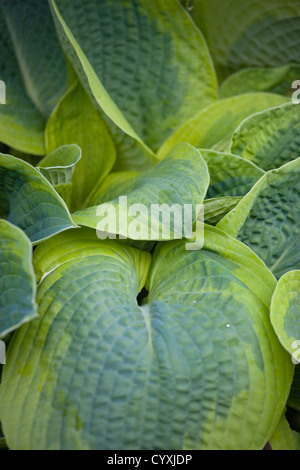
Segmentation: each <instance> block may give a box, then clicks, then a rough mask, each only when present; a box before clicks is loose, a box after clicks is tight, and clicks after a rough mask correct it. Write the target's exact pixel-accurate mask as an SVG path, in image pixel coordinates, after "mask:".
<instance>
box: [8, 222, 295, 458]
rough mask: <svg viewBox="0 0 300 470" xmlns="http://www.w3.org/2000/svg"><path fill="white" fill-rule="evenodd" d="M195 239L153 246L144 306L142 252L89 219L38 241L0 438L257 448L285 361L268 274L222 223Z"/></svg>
mask: <svg viewBox="0 0 300 470" xmlns="http://www.w3.org/2000/svg"><path fill="white" fill-rule="evenodd" d="M205 243H206V245H205V248H204V249H203V250H200V251H193V252H187V251H186V250H185V243H184V242H182V241H177V242H171V243H164V244H160V246H159V248H158V249H157V251H156V253H155V259H154V263H153V264H152V268H151V273H150V276H149V279H148V282H147V286H148V288H149V290H150V294H149V299H148V303H147V304H145V305H143V306H141V307H139V306H138V305H137V301H136V296H137V293H138V292H139V291H140V289H141V288H142V287H143V285H144V282H145V276H146V274H147V271H148V268H149V263H150V255H149V254H147V253H145V252H141V251H139V250H135V249H132V248H129V247H124V246H122V245H121V244H120V243H119V242H115V241H111V240H110V241H105V242H104V241H99V240H97V238H96V236H95V233H93V232H92V231H89V230H87V229H81V230H74V231H70V232H65V233H62V234H59V235H58V236H56V237H53V238H51V239H49V240H47V241H46V242H45V243H43V244H41V245H40V246H39V247H38V248H37V249H36V250H35V253H34V258H35V269H36V270H37V273H38V274H37V276H38V279H41V280H40V284H39V287H38V293H37V301H38V303H39V313H40V318H39V319H37V320H34V321H33V322H31V324H30V325H28V326H23V327H22V328H21V329H19V331H18V332H17V333H16V335H14V337H13V338H12V340H11V343H10V346H9V349H8V354H7V357H8V358H7V365H6V367H5V370H4V372H3V381H2V387H1V400H0V416H1V420H2V424H3V429H4V433H5V436H6V439H7V442H8V445H9V447H10V449H106V450H112V449H119V450H122V449H177V450H178V449H182V448H183V449H214V448H222V449H239V448H244V449H260V448H262V447H263V446H264V444H265V442H266V441H267V440H268V438H269V437H270V436H271V435H272V433H273V431H274V429H275V427H276V425H277V422H278V420H279V418H280V416H281V414H282V412H283V409H284V407H285V401H286V398H287V394H288V391H289V387H290V382H291V379H292V372H293V365H292V362H291V361H290V356H289V355H288V353H287V352H286V351H285V350H284V349H283V348H282V347H281V345H280V344H279V342H278V340H277V338H276V336H275V334H274V331H273V329H272V326H271V324H270V322H269V318H268V308H269V303H270V299H271V296H272V292H273V289H274V286H275V284H276V283H275V279H274V277H273V276H272V274H271V273H270V272H269V271H268V270H267V268H266V267H265V265H264V264H263V262H262V261H261V260H260V259H259V258H258V257H256V256H255V255H254V253H253V252H251V250H249V248H247V247H246V246H244V245H242V244H241V243H239V242H238V241H236V240H234V239H232V238H231V237H229V236H227V235H226V234H224V233H222V232H220V231H218V230H216V229H214V228H212V227H207V228H206V236H205ZM166 263H167V266H168V271H167V272H166V269H165V266H166ZM258 279H259V282H258ZM70 286H72V288H71V289H70ZM228 289H229V290H228ZM229 300H230V301H229ZM274 364H276V367H275V366H274ZM278 371H280V374H279V373H278ZM220 377H221V380H220ZM12 403H13V406H12Z"/></svg>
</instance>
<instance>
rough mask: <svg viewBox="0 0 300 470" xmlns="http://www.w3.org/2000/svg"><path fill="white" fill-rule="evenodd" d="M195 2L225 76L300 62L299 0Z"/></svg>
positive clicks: (199, 22) (195, 10) (196, 15)
mask: <svg viewBox="0 0 300 470" xmlns="http://www.w3.org/2000/svg"><path fill="white" fill-rule="evenodd" d="M193 5H194V8H193V10H192V15H193V17H194V20H195V22H196V23H197V25H198V26H199V27H200V29H201V30H202V32H203V33H204V36H205V37H206V40H207V42H208V46H209V48H210V50H211V52H212V56H213V58H214V62H215V64H216V67H217V70H218V71H219V75H220V76H221V77H223V76H226V75H228V74H230V73H232V72H235V71H237V70H240V69H242V68H245V67H278V66H280V65H285V64H289V63H296V64H299V55H298V51H299V46H300V40H299V31H300V5H299V3H298V2H295V1H294V0H272V2H270V1H264V2H262V1H260V0H243V2H240V1H239V0H228V1H226V2H223V3H220V2H219V0H193ZM224 18H226V21H224Z"/></svg>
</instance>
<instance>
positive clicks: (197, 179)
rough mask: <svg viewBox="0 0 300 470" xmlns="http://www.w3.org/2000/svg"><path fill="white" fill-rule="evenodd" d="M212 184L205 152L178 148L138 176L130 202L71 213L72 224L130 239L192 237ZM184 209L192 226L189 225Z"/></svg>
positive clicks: (131, 191) (128, 195)
mask: <svg viewBox="0 0 300 470" xmlns="http://www.w3.org/2000/svg"><path fill="white" fill-rule="evenodd" d="M208 184H209V173H208V169H207V165H206V163H205V161H204V160H203V158H202V156H201V153H200V152H199V151H198V150H197V149H195V148H194V147H192V146H191V145H189V144H185V143H183V144H179V145H178V146H176V147H175V148H174V149H173V150H172V152H171V153H170V154H169V155H168V156H167V157H166V158H165V159H164V160H163V161H161V162H159V163H158V164H157V165H156V166H155V167H154V168H152V169H150V170H147V171H146V172H143V173H141V174H140V175H139V176H137V177H136V179H135V180H134V182H133V183H131V184H130V192H129V193H128V194H126V195H124V196H126V200H124V201H123V200H122V201H121V200H120V199H119V198H116V199H113V200H112V201H109V202H107V203H105V204H103V205H98V206H92V207H89V208H88V209H85V210H83V211H79V212H77V213H75V214H73V220H74V221H75V222H76V223H77V224H78V225H84V226H87V227H91V228H97V230H98V231H99V232H100V231H103V232H108V233H110V234H118V235H120V236H122V237H126V238H130V239H137V240H162V239H169V240H170V239H174V238H182V237H184V236H186V237H188V236H189V237H191V235H192V234H191V233H190V232H191V230H192V227H193V225H194V223H195V221H196V219H197V217H198V215H199V213H200V211H201V207H200V205H201V204H202V203H203V200H204V198H205V195H206V191H207V188H208ZM185 209H186V210H187V211H189V214H190V221H191V224H188V223H187V224H185V214H184V210H185ZM172 214H173V217H174V219H172ZM168 216H169V217H168ZM165 217H167V218H168V220H166V219H165ZM187 226H188V227H187ZM101 227H102V228H101ZM188 229H189V230H188ZM189 233H190V235H188V234H189Z"/></svg>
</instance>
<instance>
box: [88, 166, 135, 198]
mask: <svg viewBox="0 0 300 470" xmlns="http://www.w3.org/2000/svg"><path fill="white" fill-rule="evenodd" d="M140 173H141V172H140V171H116V172H113V173H110V174H109V175H108V176H107V177H106V178H105V180H104V181H103V182H101V184H100V185H99V186H98V187H96V188H95V190H94V191H93V193H92V194H91V195H90V197H89V199H88V205H89V206H95V205H97V204H102V203H103V202H106V201H110V200H112V199H115V198H117V197H119V196H121V195H122V194H127V193H129V192H130V191H132V189H133V187H134V183H135V180H136V178H137V177H138V176H139V175H140Z"/></svg>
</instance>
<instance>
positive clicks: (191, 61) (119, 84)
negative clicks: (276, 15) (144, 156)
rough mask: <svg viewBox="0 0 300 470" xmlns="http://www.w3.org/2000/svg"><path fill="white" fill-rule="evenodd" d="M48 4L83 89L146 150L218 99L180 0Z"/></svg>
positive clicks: (200, 42) (201, 46)
mask: <svg viewBox="0 0 300 470" xmlns="http://www.w3.org/2000/svg"><path fill="white" fill-rule="evenodd" d="M51 5H52V11H53V15H54V18H55V21H56V25H57V29H58V33H59V36H60V38H61V41H62V44H63V47H64V49H65V52H66V54H67V55H68V57H70V60H71V61H72V63H73V65H74V66H75V68H76V70H77V73H78V75H79V77H80V79H81V81H82V82H83V84H84V85H85V87H86V88H87V89H89V91H90V92H91V93H92V94H93V96H94V98H95V100H96V101H97V103H98V105H99V106H100V107H101V108H102V109H103V111H104V112H105V114H106V115H107V116H108V117H109V118H110V119H111V120H112V121H113V122H114V123H115V124H116V125H117V126H118V127H119V128H121V129H122V130H123V131H124V132H125V133H126V134H129V135H130V136H131V137H133V138H134V139H136V140H138V141H139V142H141V143H142V142H145V143H146V145H147V146H148V147H150V148H151V149H152V150H154V151H155V150H157V149H158V147H159V146H160V144H161V143H162V142H163V140H165V139H166V138H167V137H168V136H169V135H170V134H171V133H172V130H173V129H174V127H176V126H178V125H179V124H181V123H183V122H184V121H186V119H188V118H189V117H191V116H192V115H193V114H195V113H196V112H197V111H198V110H199V109H200V108H203V107H205V106H207V105H208V104H209V103H211V102H212V101H214V100H216V98H217V83H216V78H215V74H214V68H213V65H212V61H211V58H210V55H209V52H208V49H207V46H206V44H205V41H204V40H203V37H202V34H201V33H200V31H199V30H198V29H197V28H196V27H195V25H194V24H193V22H192V20H191V19H190V17H189V15H188V14H187V13H186V12H185V11H184V9H183V8H182V7H181V5H180V4H179V2H174V1H173V0H163V1H161V2H160V3H159V5H158V4H157V3H156V2H148V1H146V0H141V1H140V2H133V1H131V0H126V1H123V0H105V1H101V2H97V1H95V0H88V1H86V2H84V3H82V2H81V1H79V0H74V1H72V3H68V2H64V1H61V0H56V1H54V0H51ZM120 71H121V72H120Z"/></svg>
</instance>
